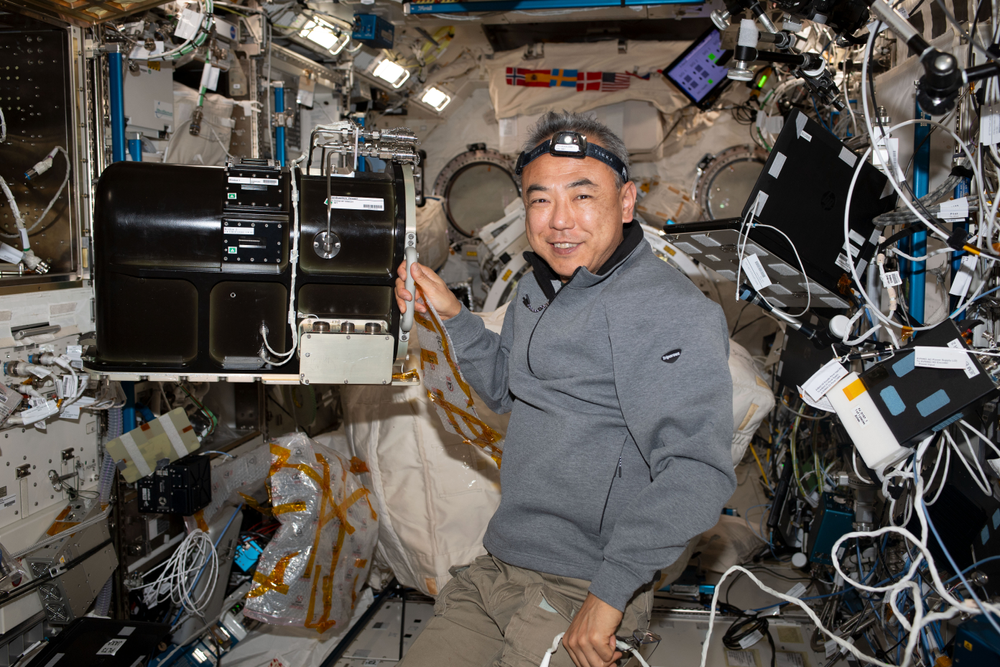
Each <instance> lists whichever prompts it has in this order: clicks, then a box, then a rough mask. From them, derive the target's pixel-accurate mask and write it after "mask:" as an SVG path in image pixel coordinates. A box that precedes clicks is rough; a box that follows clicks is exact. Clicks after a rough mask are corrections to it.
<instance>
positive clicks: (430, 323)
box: [413, 313, 472, 407]
mask: <svg viewBox="0 0 1000 667" xmlns="http://www.w3.org/2000/svg"><path fill="white" fill-rule="evenodd" d="M413 319H414V321H415V322H417V324H419V325H420V326H422V327H423V328H425V329H427V330H428V331H433V332H434V333H436V334H437V335H438V336H440V337H441V348H442V352H444V356H445V358H446V359H447V360H448V367H449V368H451V372H452V374H453V375H454V376H455V381H456V382H457V383H458V386H459V388H461V390H462V393H464V394H465V397H466V399H467V400H468V407H472V389H471V388H470V387H469V385H468V384H466V382H465V380H463V379H462V374H461V373H460V372H459V371H458V366H457V365H455V359H454V356H455V355H453V354H452V353H451V349H450V346H449V345H448V336H447V335H446V334H445V332H444V329H442V328H441V327H439V326H438V324H437V322H435V321H434V320H432V319H429V318H426V317H423V316H422V315H421V314H420V313H414V314H413ZM420 357H421V358H420V368H421V370H423V367H424V366H423V363H424V359H423V354H421V355H420Z"/></svg>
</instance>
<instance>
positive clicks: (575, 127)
mask: <svg viewBox="0 0 1000 667" xmlns="http://www.w3.org/2000/svg"><path fill="white" fill-rule="evenodd" d="M558 132H579V133H580V134H582V135H583V136H585V137H587V140H588V141H593V142H594V143H597V144H600V145H601V146H602V147H603V148H604V149H605V150H607V151H608V152H609V153H611V154H612V155H614V156H615V157H616V158H618V159H619V160H621V161H622V164H624V165H625V166H626V167H630V166H631V165H630V164H629V161H628V149H627V148H625V142H624V141H622V140H621V138H620V137H619V136H618V135H617V134H615V133H614V132H612V131H611V130H610V129H609V128H608V126H607V125H605V124H604V123H602V122H600V121H599V120H597V119H595V118H592V117H590V116H587V115H584V114H582V113H570V112H569V111H563V112H562V113H557V112H555V111H549V112H548V113H546V114H545V115H544V116H542V117H541V118H539V119H538V122H537V123H536V124H535V126H534V127H533V128H531V134H530V135H529V136H528V141H527V143H526V144H525V145H524V151H525V152H530V151H531V150H532V149H533V148H535V146H537V145H539V144H540V143H542V142H543V141H545V140H546V139H550V138H552V136H554V135H555V134H556V133H558ZM608 169H611V167H608ZM611 171H613V172H614V174H615V185H617V186H618V188H621V187H622V186H623V185H625V180H624V179H623V178H622V175H621V174H620V173H618V172H617V171H615V170H614V169H611Z"/></svg>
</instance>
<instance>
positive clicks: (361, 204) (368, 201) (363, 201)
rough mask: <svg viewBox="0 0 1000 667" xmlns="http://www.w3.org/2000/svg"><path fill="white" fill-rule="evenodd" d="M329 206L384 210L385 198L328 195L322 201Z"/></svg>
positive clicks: (358, 209) (361, 209)
mask: <svg viewBox="0 0 1000 667" xmlns="http://www.w3.org/2000/svg"><path fill="white" fill-rule="evenodd" d="M323 203H324V204H326V205H327V206H329V207H330V208H338V209H342V210H351V211H384V210H385V200H384V199H379V198H377V197H330V199H327V200H326V201H325V202H323Z"/></svg>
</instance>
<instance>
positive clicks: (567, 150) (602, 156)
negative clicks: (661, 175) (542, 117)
mask: <svg viewBox="0 0 1000 667" xmlns="http://www.w3.org/2000/svg"><path fill="white" fill-rule="evenodd" d="M564 135H576V136H575V137H574V139H575V141H574V142H572V143H571V142H566V141H560V142H558V143H556V145H555V146H553V144H552V139H549V140H547V141H544V142H542V143H540V144H539V145H537V146H535V147H534V148H533V149H531V151H530V152H522V153H521V154H520V155H519V156H518V158H517V164H516V166H515V167H514V174H515V175H517V176H520V175H521V172H522V171H524V168H525V167H526V166H528V164H529V163H531V162H533V161H534V160H537V159H538V158H540V157H541V156H542V155H544V154H546V153H548V154H549V155H553V156H555V157H571V158H584V157H592V158H594V159H595V160H600V161H601V162H603V163H604V164H606V165H608V166H609V167H611V169H613V170H614V172H615V173H616V174H618V175H619V176H621V178H622V181H623V182H627V181H628V167H626V166H625V163H624V162H622V161H621V160H620V159H618V156H616V155H615V154H614V153H612V152H611V151H608V150H607V149H605V148H602V147H601V146H598V145H597V144H594V143H590V142H588V141H587V139H586V137H584V136H582V135H580V134H578V133H576V132H572V133H570V132H560V133H559V134H558V135H556V138H557V139H562V138H563V137H564ZM581 148H582V149H584V150H582V151H581V150H580V149H581Z"/></svg>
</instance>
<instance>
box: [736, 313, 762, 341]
mask: <svg viewBox="0 0 1000 667" xmlns="http://www.w3.org/2000/svg"><path fill="white" fill-rule="evenodd" d="M766 319H767V315H761V316H760V317H758V318H756V319H753V320H750V321H749V322H747V323H746V324H744V325H743V326H741V327H740V328H739V329H737V330H736V331H734V332H733V333H731V334H730V335H729V337H730V338H732V337H733V336H735V335H736V334H738V333H739V332H741V331H743V330H744V329H746V328H747V327H750V326H752V325H754V324H757V322H760V321H761V320H766Z"/></svg>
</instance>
